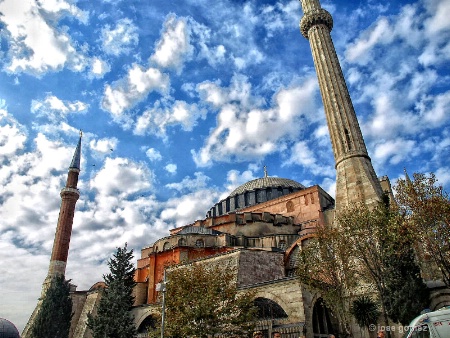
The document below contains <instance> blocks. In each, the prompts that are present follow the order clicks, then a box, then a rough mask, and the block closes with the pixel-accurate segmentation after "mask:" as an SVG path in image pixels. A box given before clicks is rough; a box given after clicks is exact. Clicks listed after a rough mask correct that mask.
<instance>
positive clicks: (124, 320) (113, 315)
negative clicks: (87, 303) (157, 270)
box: [87, 243, 136, 338]
mask: <svg viewBox="0 0 450 338" xmlns="http://www.w3.org/2000/svg"><path fill="white" fill-rule="evenodd" d="M133 258H134V256H133V250H130V251H128V249H127V244H126V243H125V246H124V247H123V248H117V251H116V253H115V254H114V255H113V258H111V259H109V260H108V266H109V269H110V273H108V274H106V275H103V279H104V281H105V284H106V288H105V289H104V290H103V293H102V296H101V299H100V302H99V305H98V307H97V310H96V315H89V316H88V323H87V325H88V327H89V328H90V330H91V331H92V335H93V337H94V338H106V337H108V338H133V337H136V328H135V326H134V321H133V316H132V314H131V312H130V310H131V307H132V306H133V303H134V296H133V294H132V292H133V288H134V286H135V285H136V283H135V281H134V272H135V268H134V265H133V263H132V260H133Z"/></svg>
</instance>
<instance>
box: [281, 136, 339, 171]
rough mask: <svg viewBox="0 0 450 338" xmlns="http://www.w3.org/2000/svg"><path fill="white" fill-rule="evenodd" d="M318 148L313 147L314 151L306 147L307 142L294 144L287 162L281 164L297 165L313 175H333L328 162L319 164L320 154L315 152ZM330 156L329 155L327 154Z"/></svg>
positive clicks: (332, 169)
mask: <svg viewBox="0 0 450 338" xmlns="http://www.w3.org/2000/svg"><path fill="white" fill-rule="evenodd" d="M317 150H318V147H317V145H316V147H314V150H313V149H311V147H310V146H309V145H308V142H307V141H299V142H296V143H295V144H294V145H293V146H292V147H291V148H290V150H289V154H288V156H287V158H288V159H287V160H286V161H285V162H284V163H283V166H285V165H293V164H295V165H299V166H301V167H303V168H305V169H307V170H309V171H310V172H311V173H313V174H314V175H317V176H319V175H322V176H329V177H330V176H331V177H333V176H334V174H335V171H334V168H333V167H332V166H331V163H330V161H324V162H323V163H321V164H319V162H318V160H319V159H320V154H319V152H318V151H317ZM327 155H331V154H327Z"/></svg>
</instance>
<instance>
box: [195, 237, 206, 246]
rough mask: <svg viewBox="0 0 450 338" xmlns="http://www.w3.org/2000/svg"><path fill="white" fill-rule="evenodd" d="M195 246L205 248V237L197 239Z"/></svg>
mask: <svg viewBox="0 0 450 338" xmlns="http://www.w3.org/2000/svg"><path fill="white" fill-rule="evenodd" d="M195 246H196V247H197V248H203V247H204V246H205V242H203V239H201V238H200V239H197V240H196V241H195Z"/></svg>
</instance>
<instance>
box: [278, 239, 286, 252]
mask: <svg viewBox="0 0 450 338" xmlns="http://www.w3.org/2000/svg"><path fill="white" fill-rule="evenodd" d="M286 247H287V243H286V241H285V240H284V239H282V240H281V241H279V242H278V249H281V250H286Z"/></svg>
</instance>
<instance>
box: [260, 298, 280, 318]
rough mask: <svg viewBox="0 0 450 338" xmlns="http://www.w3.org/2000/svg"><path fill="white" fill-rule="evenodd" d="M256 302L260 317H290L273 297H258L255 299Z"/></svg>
mask: <svg viewBox="0 0 450 338" xmlns="http://www.w3.org/2000/svg"><path fill="white" fill-rule="evenodd" d="M254 304H255V306H256V307H257V308H258V319H281V318H287V317H288V315H287V313H286V311H284V309H283V308H282V307H281V306H280V305H279V304H278V303H277V302H275V301H273V300H272V299H268V298H263V297H257V298H255V300H254Z"/></svg>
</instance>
